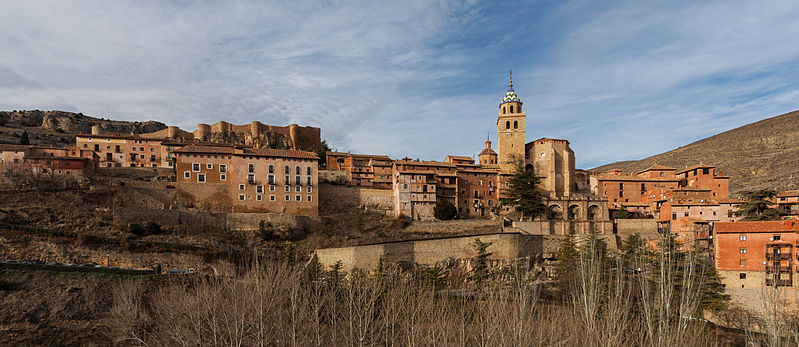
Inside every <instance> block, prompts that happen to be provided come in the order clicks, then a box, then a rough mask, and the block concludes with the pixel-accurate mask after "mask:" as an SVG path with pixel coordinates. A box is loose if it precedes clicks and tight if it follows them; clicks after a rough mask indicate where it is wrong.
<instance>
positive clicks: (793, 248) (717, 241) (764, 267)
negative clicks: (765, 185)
mask: <svg viewBox="0 0 799 347" xmlns="http://www.w3.org/2000/svg"><path fill="white" fill-rule="evenodd" d="M713 233H714V248H715V249H714V252H715V264H716V270H717V271H718V273H719V275H720V277H721V279H722V283H723V284H725V286H727V287H734V288H757V287H761V286H763V285H768V286H774V285H777V286H786V287H793V288H796V287H797V285H799V281H797V272H799V221H793V220H788V221H760V222H734V223H725V222H719V223H715V225H714V230H713Z"/></svg>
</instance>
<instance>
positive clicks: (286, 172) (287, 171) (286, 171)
mask: <svg viewBox="0 0 799 347" xmlns="http://www.w3.org/2000/svg"><path fill="white" fill-rule="evenodd" d="M289 170H290V169H289V166H288V165H286V167H285V168H284V170H283V173H284V174H289V172H290V171H289Z"/></svg>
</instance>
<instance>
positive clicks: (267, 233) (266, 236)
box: [258, 221, 275, 241]
mask: <svg viewBox="0 0 799 347" xmlns="http://www.w3.org/2000/svg"><path fill="white" fill-rule="evenodd" d="M274 233H275V231H274V230H273V229H272V223H269V222H264V221H260V222H258V235H259V236H261V239H263V240H264V241H269V240H271V239H272V236H274Z"/></svg>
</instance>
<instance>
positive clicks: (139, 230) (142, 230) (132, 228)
mask: <svg viewBox="0 0 799 347" xmlns="http://www.w3.org/2000/svg"><path fill="white" fill-rule="evenodd" d="M163 231H164V230H163V229H162V228H161V226H160V225H158V223H156V222H153V221H149V222H147V224H144V225H141V224H138V223H131V224H130V225H128V232H129V233H131V234H133V235H136V236H147V235H158V234H161V233H162V232H163Z"/></svg>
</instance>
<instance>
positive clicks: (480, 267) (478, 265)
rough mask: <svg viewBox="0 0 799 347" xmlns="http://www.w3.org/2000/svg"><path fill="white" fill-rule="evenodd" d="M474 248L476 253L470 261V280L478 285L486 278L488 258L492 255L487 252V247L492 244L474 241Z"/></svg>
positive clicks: (478, 240)
mask: <svg viewBox="0 0 799 347" xmlns="http://www.w3.org/2000/svg"><path fill="white" fill-rule="evenodd" d="M473 244H474V248H475V250H476V251H477V256H475V257H474V259H472V275H471V278H472V280H473V281H474V282H475V283H477V284H480V283H482V282H483V281H484V280H485V279H486V278H488V257H489V256H491V254H493V253H489V252H488V250H487V249H488V246H491V245H492V244H493V242H483V241H480V239H479V238H478V239H475V240H474V243H473Z"/></svg>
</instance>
